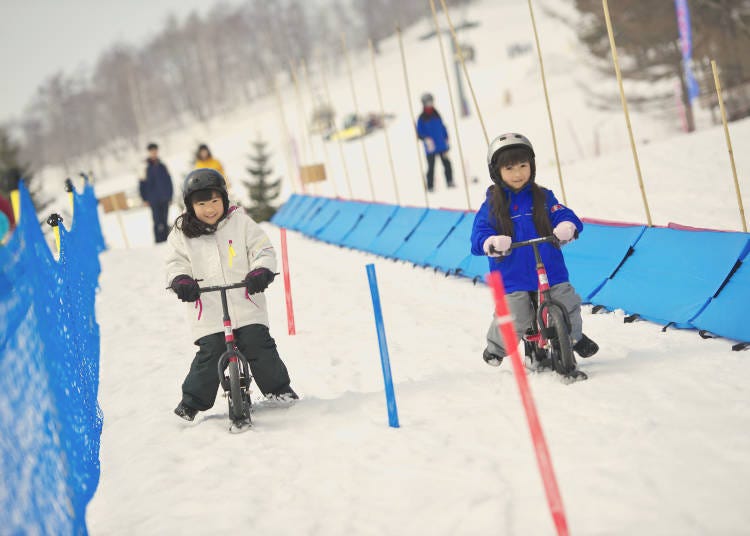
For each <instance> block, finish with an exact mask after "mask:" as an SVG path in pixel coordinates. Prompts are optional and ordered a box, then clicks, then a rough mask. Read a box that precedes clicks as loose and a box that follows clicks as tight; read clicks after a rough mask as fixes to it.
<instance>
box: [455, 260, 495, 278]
mask: <svg viewBox="0 0 750 536" xmlns="http://www.w3.org/2000/svg"><path fill="white" fill-rule="evenodd" d="M488 259H489V258H488V257H485V256H483V255H472V254H471V253H470V254H468V255H466V257H465V258H464V260H462V261H461V264H459V265H458V271H457V272H456V275H460V276H463V277H468V278H470V279H474V280H475V281H484V276H485V275H487V274H488V273H489V271H490V262H489V260H488Z"/></svg>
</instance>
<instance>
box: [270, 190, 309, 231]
mask: <svg viewBox="0 0 750 536" xmlns="http://www.w3.org/2000/svg"><path fill="white" fill-rule="evenodd" d="M303 199H304V196H301V195H299V194H292V195H291V196H289V199H287V200H286V203H284V204H283V205H281V206H280V207H279V210H277V211H276V213H275V214H274V215H273V217H272V218H271V223H274V224H276V225H278V226H279V227H286V224H287V220H289V219H290V218H291V217H292V215H294V214H295V207H296V206H297V205H299V203H301V202H302V200H303Z"/></svg>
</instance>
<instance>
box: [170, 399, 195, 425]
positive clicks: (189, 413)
mask: <svg viewBox="0 0 750 536" xmlns="http://www.w3.org/2000/svg"><path fill="white" fill-rule="evenodd" d="M174 414H175V415H177V416H178V417H180V418H182V419H185V420H186V421H192V420H193V419H195V416H196V415H197V414H198V410H197V409H195V408H191V407H190V406H187V405H185V403H184V402H182V401H180V403H179V404H177V407H176V408H174Z"/></svg>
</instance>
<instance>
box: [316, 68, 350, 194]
mask: <svg viewBox="0 0 750 536" xmlns="http://www.w3.org/2000/svg"><path fill="white" fill-rule="evenodd" d="M320 76H321V78H322V79H323V89H324V90H325V92H326V100H327V101H328V106H329V107H330V108H331V109H333V104H332V103H333V101H332V100H331V92H330V91H329V90H328V78H327V77H326V66H325V65H321V68H320ZM335 117H336V115H335V114H334V123H333V127H334V129H335V128H336V122H335ZM336 142H337V144H338V146H339V156H341V166H342V167H343V168H344V178H345V179H346V188H347V190H348V191H349V199H352V198H353V197H354V195H353V194H352V181H351V179H350V178H349V168H348V167H347V165H346V158H345V157H344V144H343V143H341V138H337V140H336Z"/></svg>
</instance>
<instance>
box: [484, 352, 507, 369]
mask: <svg viewBox="0 0 750 536" xmlns="http://www.w3.org/2000/svg"><path fill="white" fill-rule="evenodd" d="M482 359H484V362H485V363H487V364H488V365H490V366H491V367H499V366H500V363H502V362H503V358H502V357H500V356H498V355H495V354H493V353H491V352H490V351H489V350H488V349H487V348H485V349H484V352H482Z"/></svg>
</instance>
